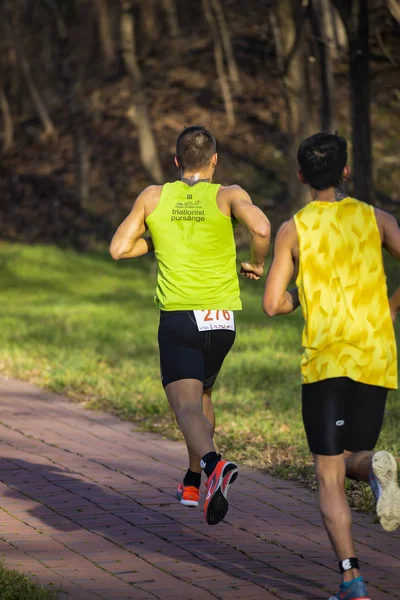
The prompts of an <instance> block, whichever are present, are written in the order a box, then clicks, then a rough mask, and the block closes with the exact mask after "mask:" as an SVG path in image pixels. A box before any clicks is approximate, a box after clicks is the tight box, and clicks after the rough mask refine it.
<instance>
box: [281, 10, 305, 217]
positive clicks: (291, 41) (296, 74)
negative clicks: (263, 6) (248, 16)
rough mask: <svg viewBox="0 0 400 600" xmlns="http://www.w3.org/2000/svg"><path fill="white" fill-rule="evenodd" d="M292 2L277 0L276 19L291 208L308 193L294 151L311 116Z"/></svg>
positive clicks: (300, 26)
mask: <svg viewBox="0 0 400 600" xmlns="http://www.w3.org/2000/svg"><path fill="white" fill-rule="evenodd" d="M300 9H301V6H300V5H299V3H298V2H297V1H296V0H279V3H278V5H277V19H278V23H279V30H280V34H281V44H282V50H283V53H284V57H285V65H286V68H285V72H284V73H283V84H284V93H285V99H286V105H287V111H288V134H289V136H288V137H289V140H288V145H289V148H288V154H287V155H288V161H287V169H288V174H287V177H288V187H289V197H290V202H291V206H292V208H294V209H296V208H299V207H301V206H304V204H306V203H307V201H308V200H309V192H308V189H307V186H305V185H302V184H301V183H300V182H299V181H298V179H297V177H296V173H297V170H298V163H297V150H298V147H299V145H300V144H301V142H302V141H303V140H304V139H305V138H306V137H308V136H309V135H310V134H311V133H312V128H313V114H312V105H311V102H310V90H309V88H308V85H307V81H308V73H307V70H308V53H307V52H306V49H307V48H306V44H305V31H304V17H303V15H302V13H301V12H300Z"/></svg>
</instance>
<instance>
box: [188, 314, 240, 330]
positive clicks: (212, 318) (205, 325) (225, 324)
mask: <svg viewBox="0 0 400 600" xmlns="http://www.w3.org/2000/svg"><path fill="white" fill-rule="evenodd" d="M193 313H194V317H195V319H196V323H197V328H198V330H199V331H210V330H212V329H230V330H231V331H235V319H234V316H233V311H232V310H194V311H193Z"/></svg>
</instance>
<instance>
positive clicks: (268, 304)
mask: <svg viewBox="0 0 400 600" xmlns="http://www.w3.org/2000/svg"><path fill="white" fill-rule="evenodd" d="M262 308H263V311H264V312H265V314H266V315H268V316H269V317H275V316H276V315H278V314H279V304H278V303H277V302H276V300H275V299H273V298H269V297H268V296H266V297H264V299H263V304H262Z"/></svg>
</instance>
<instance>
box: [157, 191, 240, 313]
mask: <svg viewBox="0 0 400 600" xmlns="http://www.w3.org/2000/svg"><path fill="white" fill-rule="evenodd" d="M219 187H220V186H219V185H217V184H212V183H206V182H200V183H196V184H195V185H193V186H189V185H187V184H186V183H184V182H182V181H175V182H174V183H166V184H165V185H164V186H163V189H162V192H161V197H160V200H159V203H158V205H157V207H156V208H155V210H154V211H153V212H152V213H151V214H150V215H149V216H148V217H147V219H146V224H147V227H148V228H149V231H150V233H151V237H152V240H153V243H154V248H155V255H156V259H157V263H158V278H157V290H156V297H155V301H156V305H157V307H158V308H160V309H161V310H167V311H168V310H204V309H216V310H218V309H220V310H241V308H242V303H241V301H240V290H239V281H238V275H237V270H236V245H235V239H234V225H233V219H231V218H230V217H227V216H226V215H224V214H223V213H222V212H221V211H220V210H219V208H218V205H217V201H216V196H217V192H218V189H219Z"/></svg>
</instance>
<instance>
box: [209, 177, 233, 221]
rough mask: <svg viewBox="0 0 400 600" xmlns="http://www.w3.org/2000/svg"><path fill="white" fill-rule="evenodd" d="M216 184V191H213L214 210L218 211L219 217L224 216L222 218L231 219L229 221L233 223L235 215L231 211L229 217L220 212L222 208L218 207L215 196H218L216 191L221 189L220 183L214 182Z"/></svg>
mask: <svg viewBox="0 0 400 600" xmlns="http://www.w3.org/2000/svg"><path fill="white" fill-rule="evenodd" d="M216 185H217V186H218V187H217V189H216V192H215V196H214V205H215V208H216V211H217V213H218V214H219V215H220V216H221V217H224V219H229V221H231V223H232V224H233V223H234V220H235V216H234V215H233V213H232V212H231V216H230V217H228V215H224V213H223V212H222V210H221V209H220V207H219V206H218V201H217V196H218V192H219V190H220V189H221V184H220V183H218V184H216Z"/></svg>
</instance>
